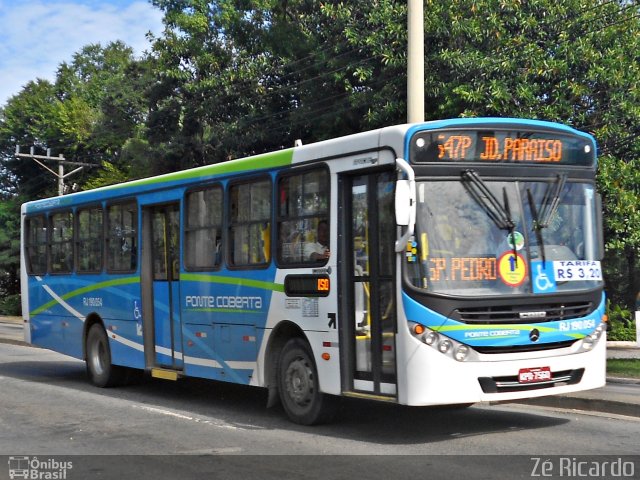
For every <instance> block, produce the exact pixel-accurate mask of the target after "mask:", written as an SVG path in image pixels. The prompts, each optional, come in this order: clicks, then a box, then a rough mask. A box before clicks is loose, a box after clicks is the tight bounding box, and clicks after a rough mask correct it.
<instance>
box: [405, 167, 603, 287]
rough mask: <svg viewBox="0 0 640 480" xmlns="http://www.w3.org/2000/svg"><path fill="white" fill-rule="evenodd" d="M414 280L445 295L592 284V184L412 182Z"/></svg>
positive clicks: (476, 179) (595, 252)
mask: <svg viewBox="0 0 640 480" xmlns="http://www.w3.org/2000/svg"><path fill="white" fill-rule="evenodd" d="M417 196H418V198H417V219H416V233H415V237H414V241H413V242H412V244H411V245H410V246H409V248H408V250H407V255H406V261H407V264H408V267H409V278H410V279H411V283H412V284H413V285H414V286H415V287H417V288H420V289H423V290H424V291H428V292H431V293H438V294H447V295H464V296H487V295H500V296H504V295H510V294H518V295H522V294H528V293H555V292H564V291H576V290H583V289H591V288H594V287H596V286H598V285H599V283H600V282H602V273H601V270H600V262H599V259H600V258H601V252H600V251H599V249H600V246H599V245H600V244H599V242H598V236H597V219H596V209H595V192H594V187H593V185H591V184H588V183H576V182H569V181H567V178H566V176H563V175H558V176H556V177H551V178H549V179H548V180H545V181H530V180H522V181H513V180H509V181H505V180H495V179H484V178H482V177H480V176H479V175H478V174H477V173H476V172H474V171H473V170H467V171H465V172H464V173H463V174H462V176H461V178H460V179H459V180H450V181H447V180H442V179H437V180H435V179H434V180H424V181H418V182H417Z"/></svg>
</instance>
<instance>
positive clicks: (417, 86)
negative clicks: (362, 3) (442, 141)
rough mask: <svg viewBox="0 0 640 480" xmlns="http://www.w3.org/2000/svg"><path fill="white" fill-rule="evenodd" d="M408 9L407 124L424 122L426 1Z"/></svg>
mask: <svg viewBox="0 0 640 480" xmlns="http://www.w3.org/2000/svg"><path fill="white" fill-rule="evenodd" d="M407 8H408V11H407V39H408V44H407V122H409V123H414V122H424V1H423V0H408V4H407Z"/></svg>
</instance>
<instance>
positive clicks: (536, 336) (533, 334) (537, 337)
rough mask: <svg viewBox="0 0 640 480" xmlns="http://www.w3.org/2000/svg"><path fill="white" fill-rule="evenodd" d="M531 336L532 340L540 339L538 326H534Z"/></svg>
mask: <svg viewBox="0 0 640 480" xmlns="http://www.w3.org/2000/svg"><path fill="white" fill-rule="evenodd" d="M529 338H530V339H531V341H532V342H537V341H538V339H539V338H540V332H539V331H538V329H537V328H534V329H533V330H531V331H530V332H529Z"/></svg>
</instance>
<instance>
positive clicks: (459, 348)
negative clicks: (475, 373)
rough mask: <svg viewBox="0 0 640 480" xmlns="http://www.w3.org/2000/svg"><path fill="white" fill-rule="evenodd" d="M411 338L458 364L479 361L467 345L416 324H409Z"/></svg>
mask: <svg viewBox="0 0 640 480" xmlns="http://www.w3.org/2000/svg"><path fill="white" fill-rule="evenodd" d="M409 331H410V332H411V334H412V336H413V337H414V338H416V339H417V340H419V341H421V342H422V343H423V344H425V345H428V346H430V347H432V348H434V349H436V350H437V351H439V352H440V353H442V354H443V355H446V356H447V357H449V358H452V359H454V360H456V361H458V362H469V361H479V358H478V353H477V352H476V351H475V350H474V349H473V348H471V347H470V346H468V345H465V344H463V343H460V342H458V341H457V340H454V339H452V338H449V337H447V336H445V335H442V334H441V333H438V332H436V331H435V330H431V329H430V328H429V327H425V326H424V325H422V324H420V323H417V322H411V321H410V322H409Z"/></svg>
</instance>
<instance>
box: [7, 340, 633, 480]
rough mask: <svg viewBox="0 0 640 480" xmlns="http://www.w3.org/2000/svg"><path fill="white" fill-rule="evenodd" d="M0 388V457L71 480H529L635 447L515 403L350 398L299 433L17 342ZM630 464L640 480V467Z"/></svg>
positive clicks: (606, 426) (196, 384) (218, 396)
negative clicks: (45, 463)
mask: <svg viewBox="0 0 640 480" xmlns="http://www.w3.org/2000/svg"><path fill="white" fill-rule="evenodd" d="M0 386H1V387H0V455H3V454H4V455H6V457H4V458H5V459H6V462H8V461H9V460H10V459H9V456H12V457H13V458H14V462H15V458H16V456H29V457H30V458H33V456H37V457H38V459H40V460H46V459H54V460H55V461H58V462H61V461H62V460H63V459H65V458H69V459H71V460H70V461H73V462H75V464H74V469H71V470H69V472H67V473H68V475H67V476H66V478H68V479H74V478H94V477H95V478H126V477H127V476H130V475H131V474H132V472H136V473H135V476H136V477H138V478H141V479H146V478H154V479H157V478H205V477H209V478H216V479H218V478H243V479H246V478H257V477H260V478H279V479H280V478H296V479H300V478H303V479H306V478H323V479H332V478H349V479H354V478H356V479H361V478H370V477H373V476H374V475H375V476H376V477H381V478H406V477H408V476H409V475H411V476H412V477H415V476H416V475H417V476H419V478H474V479H478V478H530V477H531V474H532V469H533V467H534V462H535V460H534V458H538V457H539V458H542V457H545V458H547V459H551V460H552V461H556V462H559V461H560V460H559V459H560V458H561V457H562V456H564V457H566V458H583V457H576V456H586V457H584V458H590V459H593V458H601V459H602V458H604V457H594V455H608V456H610V458H612V459H614V460H615V459H618V458H621V456H622V455H634V454H635V455H637V454H638V452H639V445H640V443H639V440H638V439H639V438H640V419H638V418H631V417H622V416H616V415H605V414H595V413H593V414H585V413H582V412H572V411H563V410H558V409H551V408H544V407H535V406H530V405H516V404H506V405H500V406H486V407H485V406H483V407H471V408H469V409H466V410H448V409H426V408H422V409H420V408H408V407H400V406H397V405H386V404H378V403H368V402H362V401H355V400H345V402H344V403H343V406H342V409H341V411H340V414H339V417H338V418H337V419H336V421H335V422H334V423H333V424H331V425H324V426H318V427H301V426H297V425H294V424H291V423H290V422H288V421H287V420H286V419H285V417H284V414H283V412H282V411H280V409H278V408H274V409H270V410H267V409H266V408H265V403H266V395H265V392H264V391H262V390H260V389H254V388H249V387H242V386H237V385H230V384H223V383H217V382H209V381H201V380H197V379H186V380H181V381H180V382H177V383H173V382H166V381H160V380H151V379H147V380H145V381H143V382H142V383H141V384H139V385H135V386H130V387H125V388H118V389H98V388H95V387H92V386H91V385H89V384H88V382H87V380H86V375H85V370H84V363H82V362H79V361H77V360H74V359H70V358H68V357H65V356H62V355H59V354H56V353H53V352H50V351H48V350H43V349H37V348H32V347H25V346H20V345H11V344H0ZM70 455H72V456H73V457H67V456H70ZM78 455H80V456H78ZM96 455H107V457H96ZM441 455H454V457H447V456H444V457H442V456H441ZM460 455H470V456H464V457H459V456H460ZM558 456H560V457H558ZM607 458H609V457H607ZM624 458H625V461H631V462H635V463H634V464H633V465H634V468H635V470H634V472H636V473H640V457H624ZM567 461H570V460H567ZM6 462H5V461H3V458H2V457H0V479H2V478H5V476H6V478H8V473H9V470H8V465H9V464H10V463H6ZM3 463H4V465H7V468H6V469H5V467H4V466H3ZM565 476H566V475H565ZM636 478H637V477H636Z"/></svg>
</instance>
